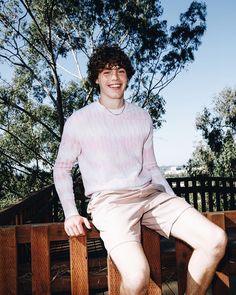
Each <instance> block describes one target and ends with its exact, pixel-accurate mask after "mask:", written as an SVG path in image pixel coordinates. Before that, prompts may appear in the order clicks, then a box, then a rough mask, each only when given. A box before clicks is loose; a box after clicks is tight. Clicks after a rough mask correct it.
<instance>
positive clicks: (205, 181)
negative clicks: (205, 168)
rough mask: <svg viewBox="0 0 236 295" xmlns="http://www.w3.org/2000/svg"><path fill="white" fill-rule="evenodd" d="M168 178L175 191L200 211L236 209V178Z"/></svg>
mask: <svg viewBox="0 0 236 295" xmlns="http://www.w3.org/2000/svg"><path fill="white" fill-rule="evenodd" d="M167 180H168V182H169V184H170V186H171V187H172V188H173V190H174V191H175V193H176V194H177V195H178V196H180V197H183V198H185V199H186V201H187V202H189V203H190V204H191V205H193V206H194V207H195V208H196V209H197V210H198V211H201V212H208V211H209V212H214V211H226V210H236V178H233V177H182V178H168V179H167Z"/></svg>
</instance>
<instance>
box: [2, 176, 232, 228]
mask: <svg viewBox="0 0 236 295" xmlns="http://www.w3.org/2000/svg"><path fill="white" fill-rule="evenodd" d="M167 180H168V182H169V183H170V185H171V186H172V188H173V190H174V191H175V193H176V194H177V195H179V196H181V197H183V198H185V199H186V200H187V201H188V202H189V203H190V204H192V205H193V206H194V207H195V208H196V209H198V210H199V211H201V212H206V211H210V212H214V211H225V210H236V178H222V177H182V178H169V179H167ZM76 198H77V201H78V202H79V207H80V210H81V213H82V215H84V216H85V215H86V199H85V197H84V194H83V187H82V185H79V187H78V193H77V196H76ZM59 212H61V211H60V204H59V200H58V196H57V194H56V191H55V188H54V185H50V186H48V187H45V188H44V189H42V190H41V191H39V192H36V193H33V194H31V195H30V196H28V197H27V198H26V199H25V200H23V201H21V202H20V203H18V204H16V205H14V206H12V207H10V208H7V209H5V210H2V211H1V212H0V225H4V224H5V225H6V224H25V223H39V222H40V223H41V222H42V223H43V222H57V221H58V220H59Z"/></svg>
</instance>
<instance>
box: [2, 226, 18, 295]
mask: <svg viewBox="0 0 236 295" xmlns="http://www.w3.org/2000/svg"><path fill="white" fill-rule="evenodd" d="M0 245H1V254H0V294H3V295H13V294H14V295H17V294H18V293H17V248H16V230H15V227H7V228H4V227H3V228H0Z"/></svg>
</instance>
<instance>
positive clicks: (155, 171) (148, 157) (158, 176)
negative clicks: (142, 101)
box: [143, 116, 175, 196]
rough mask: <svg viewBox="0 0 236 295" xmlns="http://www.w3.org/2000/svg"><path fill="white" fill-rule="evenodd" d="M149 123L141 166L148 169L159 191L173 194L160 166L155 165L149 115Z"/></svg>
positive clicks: (151, 126)
mask: <svg viewBox="0 0 236 295" xmlns="http://www.w3.org/2000/svg"><path fill="white" fill-rule="evenodd" d="M149 124H150V131H149V134H148V137H147V139H146V141H145V143H144V149H143V166H144V168H145V169H147V170H149V171H150V173H151V176H152V183H154V184H156V185H158V186H159V188H160V190H161V191H165V192H166V193H168V194H169V195H173V196H174V195H175V193H174V191H173V190H172V188H171V186H170V185H169V183H168V182H167V180H166V179H165V178H164V176H163V175H162V173H161V170H160V168H159V167H158V165H157V162H156V158H155V154H154V148H153V125H152V119H151V117H150V116H149Z"/></svg>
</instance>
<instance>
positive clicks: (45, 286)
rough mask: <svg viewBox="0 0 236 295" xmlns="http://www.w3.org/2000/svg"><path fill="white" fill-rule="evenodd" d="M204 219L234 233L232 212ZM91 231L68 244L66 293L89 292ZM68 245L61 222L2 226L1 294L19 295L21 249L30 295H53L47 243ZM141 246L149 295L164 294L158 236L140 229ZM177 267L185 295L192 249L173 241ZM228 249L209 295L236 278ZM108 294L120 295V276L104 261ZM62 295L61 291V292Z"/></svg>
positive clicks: (220, 291) (235, 218)
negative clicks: (26, 260) (27, 258)
mask: <svg viewBox="0 0 236 295" xmlns="http://www.w3.org/2000/svg"><path fill="white" fill-rule="evenodd" d="M206 216H207V218H209V219H211V220H212V221H213V222H215V223H217V224H218V225H220V226H221V227H222V228H224V229H225V230H226V231H227V232H228V231H229V230H231V229H235V228H236V211H227V212H215V213H207V214H206ZM98 238H99V233H98V232H97V231H96V229H95V228H93V229H92V231H88V232H87V235H86V236H80V237H78V238H71V239H69V244H70V289H69V290H67V291H68V292H70V293H68V294H73V295H75V294H76V295H80V294H81V295H86V294H89V290H90V282H91V281H90V279H89V268H88V250H87V242H88V241H89V240H91V239H98ZM63 240H68V237H67V236H66V234H65V232H64V229H63V224H62V223H50V224H31V225H18V226H4V227H1V228H0V243H1V252H0V294H4V295H8V294H9V295H10V294H16V295H17V294H24V295H25V294H27V293H22V290H20V288H19V280H18V269H19V263H18V262H19V261H18V251H19V245H30V247H29V251H30V255H31V260H30V266H31V276H32V277H31V283H30V285H31V291H30V294H34V295H42V294H43V295H49V294H56V292H59V291H60V290H62V289H60V288H59V287H58V285H57V284H55V282H53V280H52V277H51V260H50V243H51V242H53V241H54V242H55V241H63ZM142 243H143V248H144V251H145V253H146V256H147V259H148V261H149V264H150V269H151V280H150V285H149V290H148V295H151V294H152V295H159V294H163V293H162V285H163V279H162V267H161V255H162V253H161V246H160V244H161V243H160V236H159V235H158V234H157V233H155V232H153V231H152V230H150V229H147V228H145V227H143V228H142ZM175 253H176V268H177V281H178V294H179V295H183V294H184V291H185V287H186V274H187V264H188V259H189V257H190V255H191V249H190V247H189V246H188V245H186V244H184V243H183V242H181V241H178V240H176V251H175ZM229 253H230V252H229V249H228V250H227V253H226V255H225V258H224V259H223V260H222V263H221V264H220V266H219V268H218V270H217V273H216V276H215V279H214V282H213V295H222V294H224V295H227V294H229V290H230V287H231V286H230V275H236V259H235V252H233V254H232V253H231V256H229ZM107 266H108V290H109V294H110V295H116V294H117V295H118V294H119V284H120V276H119V272H118V271H117V269H116V267H115V265H114V264H113V263H112V261H111V260H110V259H109V258H108V261H107ZM63 294H65V292H64V293H63Z"/></svg>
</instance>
